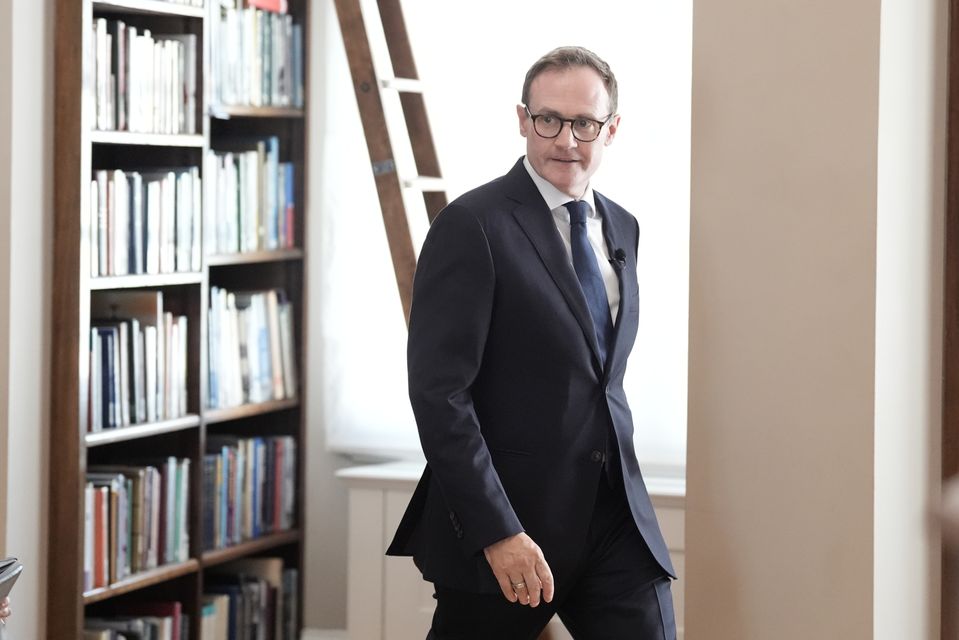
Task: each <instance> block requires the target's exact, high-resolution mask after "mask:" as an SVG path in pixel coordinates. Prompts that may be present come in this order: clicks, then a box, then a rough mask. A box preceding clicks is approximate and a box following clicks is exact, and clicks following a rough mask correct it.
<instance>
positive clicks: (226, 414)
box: [203, 398, 300, 424]
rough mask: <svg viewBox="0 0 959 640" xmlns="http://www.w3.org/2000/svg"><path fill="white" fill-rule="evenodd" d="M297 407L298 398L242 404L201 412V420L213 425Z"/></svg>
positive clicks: (298, 404)
mask: <svg viewBox="0 0 959 640" xmlns="http://www.w3.org/2000/svg"><path fill="white" fill-rule="evenodd" d="M298 406H300V399H299V398H287V399H284V400H269V401H267V402H258V403H256V404H243V405H240V406H239V407H229V408H226V409H207V410H206V411H204V412H203V419H204V421H205V422H206V423H207V424H215V423H217V422H227V421H229V420H239V419H241V418H249V417H251V416H259V415H263V414H265V413H273V412H274V411H283V410H285V409H294V408H296V407H298Z"/></svg>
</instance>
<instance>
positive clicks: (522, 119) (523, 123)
mask: <svg viewBox="0 0 959 640" xmlns="http://www.w3.org/2000/svg"><path fill="white" fill-rule="evenodd" d="M516 117H517V118H519V134H520V135H521V136H523V137H524V138H525V137H526V132H527V131H528V128H527V127H528V123H529V116H527V115H526V107H524V106H523V105H521V104H518V105H516Z"/></svg>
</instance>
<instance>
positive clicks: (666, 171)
mask: <svg viewBox="0 0 959 640" xmlns="http://www.w3.org/2000/svg"><path fill="white" fill-rule="evenodd" d="M404 9H405V11H406V22H407V25H408V28H409V31H410V37H411V42H412V44H413V48H414V54H415V56H416V62H417V66H418V69H419V72H420V76H421V78H423V80H424V82H425V84H426V90H427V93H426V103H427V108H428V111H429V114H430V121H431V125H432V128H433V133H434V138H435V140H436V145H437V151H438V154H439V157H440V164H441V167H442V169H443V172H444V175H445V177H446V179H447V182H448V185H449V189H448V193H449V195H450V196H451V197H455V196H456V195H459V194H460V193H462V192H463V191H465V190H467V189H470V188H472V187H475V186H478V185H479V184H482V183H484V182H486V181H488V180H491V179H493V178H495V177H497V176H499V175H502V174H503V173H505V172H506V170H508V169H509V168H510V167H511V166H512V164H513V163H514V162H515V161H516V159H517V158H518V157H520V156H521V155H523V153H524V152H525V143H524V139H523V138H522V137H521V136H520V135H519V132H518V125H517V121H516V114H515V105H516V104H517V103H518V102H519V101H520V97H521V96H520V93H521V89H522V84H523V78H524V75H525V72H526V69H527V68H528V67H529V65H530V64H532V63H533V62H534V61H535V60H536V59H537V58H538V57H539V56H541V55H542V54H544V53H546V52H547V51H548V50H550V49H552V48H553V47H556V46H559V45H563V44H572V43H575V44H582V45H584V46H586V47H589V48H591V49H593V50H595V51H596V52H597V53H599V55H600V56H602V57H604V58H605V59H606V60H607V61H608V62H609V63H610V65H611V66H612V68H613V71H614V72H615V73H616V75H617V77H618V79H619V81H620V88H621V90H620V101H619V102H620V104H619V111H620V113H621V114H622V126H621V127H620V132H619V135H618V137H617V139H616V141H615V143H614V144H613V145H612V147H610V149H609V150H608V152H607V156H606V159H605V162H604V165H603V167H602V168H601V169H600V171H599V173H598V174H597V175H596V177H595V179H594V186H596V187H597V188H598V189H599V190H601V191H603V192H604V193H606V194H607V195H609V196H610V197H612V198H613V199H615V200H617V201H619V202H620V203H621V204H623V205H624V206H626V208H627V209H629V210H631V211H632V212H634V213H635V214H636V215H637V217H638V218H639V221H640V225H641V227H642V239H641V241H640V259H639V271H640V291H641V295H642V299H643V302H642V305H643V312H642V313H641V314H640V329H639V338H638V340H637V345H636V348H635V349H634V351H633V357H632V359H631V361H630V369H629V375H628V377H627V392H628V393H629V395H630V399H631V404H632V407H633V412H634V415H635V416H636V428H637V436H636V442H637V451H638V454H639V457H640V460H641V462H643V463H646V464H649V465H672V466H675V467H680V469H681V467H682V466H683V464H684V463H685V425H686V395H685V386H686V316H687V275H688V178H689V155H688V150H689V91H690V85H689V72H690V71H689V70H690V55H691V24H692V16H691V10H692V7H691V2H690V0H682V1H678V2H670V3H662V2H655V1H654V0H642V1H639V2H633V3H621V2H613V1H612V0H604V1H602V2H595V3H593V4H592V5H590V6H589V7H588V8H584V6H583V5H582V3H578V2H573V1H572V0H561V1H559V2H554V3H551V4H549V5H543V4H541V3H519V2H510V1H507V0H489V1H487V2H482V3H473V4H469V3H466V4H464V3H455V2H447V1H444V0H418V1H417V2H406V3H404ZM325 10H326V12H327V14H328V20H327V21H326V43H327V47H326V50H325V51H317V52H316V56H317V57H316V58H315V60H316V63H317V64H320V65H323V66H324V67H325V69H326V78H325V80H326V81H325V83H324V84H323V85H322V89H321V90H320V92H319V93H320V94H321V97H322V100H323V103H324V104H323V108H324V109H325V114H326V118H327V120H326V122H327V128H326V129H325V131H324V134H323V140H322V146H321V147H320V148H318V149H316V150H315V154H314V155H313V158H314V161H315V162H319V163H321V164H322V165H323V169H322V177H321V182H320V183H312V184H311V186H312V187H313V194H314V197H315V198H319V200H320V201H319V202H316V201H314V202H315V204H316V206H317V207H318V215H319V216H320V219H321V221H320V224H321V225H322V226H323V231H324V236H325V237H324V240H323V243H322V247H323V252H322V256H321V259H322V260H323V261H324V265H323V272H322V273H323V275H321V276H320V277H321V279H322V282H321V283H320V284H319V285H318V290H319V291H321V292H322V293H321V294H320V295H321V296H322V302H321V304H320V314H321V315H322V322H323V325H322V327H321V328H320V330H319V333H321V334H322V340H323V341H324V346H325V352H324V354H325V359H324V361H323V364H322V366H323V368H324V375H325V376H326V378H327V380H328V381H329V384H330V389H329V395H328V401H327V402H326V403H325V407H324V414H323V419H324V421H325V423H326V428H327V430H328V432H329V437H330V444H331V446H333V447H335V448H337V449H341V450H350V451H357V450H370V449H372V450H373V451H374V452H383V451H390V450H393V451H398V452H405V453H406V455H409V454H410V453H411V452H416V451H418V449H419V445H418V440H417V439H416V432H415V426H414V423H413V417H412V413H411V411H410V409H409V402H408V398H407V392H406V373H405V341H406V329H405V326H404V324H403V320H402V313H401V307H400V304H399V298H398V295H397V293H396V285H395V282H394V279H393V275H392V267H391V264H390V261H389V253H388V250H387V245H386V241H385V234H384V232H383V223H382V220H381V218H380V213H379V205H378V202H377V200H376V196H375V190H374V188H373V182H372V177H371V172H370V169H369V159H368V156H367V151H366V148H365V145H364V144H363V134H362V129H361V127H360V122H359V116H358V112H357V108H356V102H355V99H354V96H353V89H352V83H351V80H350V77H349V72H348V68H347V66H346V59H345V54H344V52H343V48H342V44H341V40H340V36H339V29H338V25H337V23H336V19H335V14H334V12H333V10H332V7H331V6H330V3H327V4H326V5H325ZM584 11H585V12H586V13H587V14H589V15H590V16H591V17H592V19H583V16H582V15H581V14H582V13H583V12H584ZM320 12H323V9H320V10H319V11H318V13H320ZM374 12H375V10H374ZM504 43H509V46H503V45H504ZM381 49H385V47H381ZM384 59H385V58H384ZM384 73H385V71H384ZM390 104H392V103H390ZM397 113H398V112H397ZM398 120H401V118H398ZM464 122H465V123H467V124H465V125H464V124H463V123H464ZM398 129H399V133H400V134H402V123H401V122H400V123H399V124H398ZM400 139H401V138H399V137H398V138H397V140H400ZM395 147H396V148H395V149H394V151H395V153H396V155H397V159H398V160H397V161H398V162H399V163H400V170H401V174H405V175H409V174H410V173H411V172H412V162H411V160H410V155H409V153H408V152H407V153H405V154H404V153H402V147H401V145H395ZM409 201H410V202H411V203H412V204H414V205H416V206H417V207H418V208H417V210H416V211H414V213H413V215H412V224H411V227H412V231H413V236H414V241H415V242H417V244H418V241H420V240H421V239H422V238H423V237H424V236H425V233H426V230H427V224H426V217H425V214H423V213H421V204H419V198H418V197H417V196H415V195H413V196H412V197H411V198H410V199H409ZM371 390H374V391H373V393H374V394H375V398H376V399H375V401H374V402H371V401H370V400H371Z"/></svg>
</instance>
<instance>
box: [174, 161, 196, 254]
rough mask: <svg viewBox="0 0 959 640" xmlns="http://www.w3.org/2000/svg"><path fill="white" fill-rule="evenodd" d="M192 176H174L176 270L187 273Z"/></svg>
mask: <svg viewBox="0 0 959 640" xmlns="http://www.w3.org/2000/svg"><path fill="white" fill-rule="evenodd" d="M192 210H193V176H192V175H191V174H190V173H189V172H185V171H184V172H182V173H179V174H177V176H176V270H177V271H181V272H182V271H189V270H190V267H191V266H192V259H193V258H192V250H193V246H192V244H193V238H192V236H193V220H192Z"/></svg>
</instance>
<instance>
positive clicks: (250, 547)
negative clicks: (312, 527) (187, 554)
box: [203, 529, 300, 567]
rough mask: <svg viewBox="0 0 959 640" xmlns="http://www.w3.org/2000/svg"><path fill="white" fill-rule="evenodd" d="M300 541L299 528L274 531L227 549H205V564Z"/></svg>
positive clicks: (226, 560)
mask: <svg viewBox="0 0 959 640" xmlns="http://www.w3.org/2000/svg"><path fill="white" fill-rule="evenodd" d="M299 541H300V530H299V529H290V530H289V531H281V532H280V533H272V534H269V535H265V536H262V537H259V538H255V539H253V540H247V541H246V542H241V543H240V544H237V545H233V546H232V547H227V548H225V549H214V550H212V551H205V552H204V553H203V566H204V567H212V566H214V565H218V564H223V563H224V562H229V561H230V560H236V559H237V558H242V557H244V556H248V555H252V554H254V553H259V552H261V551H267V550H269V549H274V548H276V547H282V546H284V545H287V544H292V543H294V542H299Z"/></svg>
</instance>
